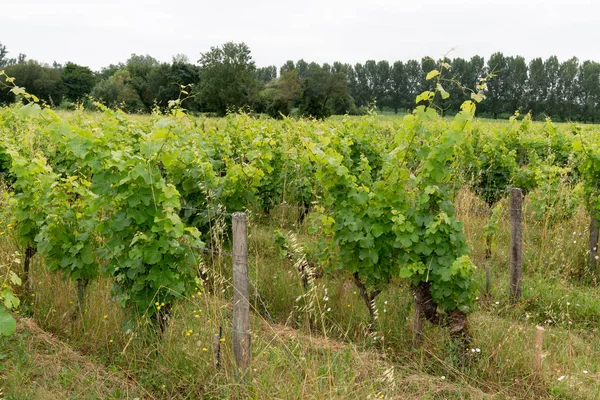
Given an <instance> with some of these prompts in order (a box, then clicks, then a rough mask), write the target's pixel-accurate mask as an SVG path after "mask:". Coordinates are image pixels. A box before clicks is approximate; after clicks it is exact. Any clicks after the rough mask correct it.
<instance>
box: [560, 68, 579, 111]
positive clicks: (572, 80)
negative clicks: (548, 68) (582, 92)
mask: <svg viewBox="0 0 600 400" xmlns="http://www.w3.org/2000/svg"><path fill="white" fill-rule="evenodd" d="M578 71H579V60H578V59H577V57H573V58H571V59H569V60H567V61H564V62H563V63H561V64H560V69H559V72H558V76H559V78H558V89H557V91H558V103H559V107H560V110H561V114H562V115H563V117H564V118H565V119H567V120H572V119H574V118H575V117H576V115H577V112H578V109H579V107H578V105H577V94H578V93H579V88H578V86H579V82H578V81H577V73H578Z"/></svg>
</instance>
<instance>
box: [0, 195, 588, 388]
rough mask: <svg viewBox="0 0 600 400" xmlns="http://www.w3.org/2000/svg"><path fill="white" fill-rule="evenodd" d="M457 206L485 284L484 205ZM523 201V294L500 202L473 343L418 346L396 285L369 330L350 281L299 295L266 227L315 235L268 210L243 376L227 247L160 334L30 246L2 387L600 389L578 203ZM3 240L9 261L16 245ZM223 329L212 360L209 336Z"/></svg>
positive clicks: (463, 202) (403, 293)
mask: <svg viewBox="0 0 600 400" xmlns="http://www.w3.org/2000/svg"><path fill="white" fill-rule="evenodd" d="M503 201H506V200H503ZM456 202H457V209H458V210H459V217H460V219H461V220H462V221H463V222H464V232H465V235H466V236H467V240H468V243H469V245H470V246H471V248H472V258H473V260H474V262H475V264H476V265H478V266H480V268H478V269H477V272H476V279H477V281H478V283H479V285H480V287H481V290H482V291H483V288H484V287H485V273H484V268H483V265H484V262H485V260H484V253H485V251H484V243H483V242H484V241H483V234H482V227H483V226H484V225H485V223H486V222H487V214H486V213H485V212H479V211H481V210H484V209H485V206H484V205H483V204H481V202H480V201H479V200H478V199H477V198H476V197H475V196H473V195H472V194H470V193H468V192H461V193H460V194H459V196H458V197H457V199H456ZM505 208H507V207H505ZM525 210H526V212H525V218H524V220H525V225H524V232H523V238H524V257H523V260H524V272H523V273H524V278H523V299H522V301H521V302H520V303H519V304H517V305H511V304H509V303H508V270H509V268H508V243H509V240H510V237H509V225H508V221H509V219H508V215H507V214H506V213H505V214H503V215H502V217H501V220H500V224H499V229H498V232H497V234H496V235H495V240H494V246H493V252H492V258H491V260H490V262H491V267H492V292H491V295H490V296H489V297H485V296H483V295H480V300H479V302H478V305H477V307H476V309H475V310H474V311H473V313H472V314H471V315H470V324H471V331H472V334H473V342H472V344H471V345H470V348H469V349H466V348H462V347H460V348H459V347H458V345H457V344H455V343H453V342H452V341H451V340H450V338H449V335H448V332H447V331H446V330H445V329H441V328H438V327H434V326H431V325H429V324H425V335H424V338H425V340H424V343H423V345H422V346H421V347H420V348H413V347H412V344H411V343H412V331H411V325H412V312H413V311H412V308H413V306H412V304H413V301H412V297H411V295H410V291H409V289H408V287H407V285H406V283H405V282H403V281H397V282H392V284H390V286H389V288H388V289H386V290H385V291H384V292H383V293H382V294H381V295H380V296H378V298H377V300H376V303H377V309H378V324H377V327H376V329H375V330H374V331H370V330H369V329H368V326H367V322H368V312H367V309H366V307H365V305H364V303H363V301H362V299H361V298H360V295H359V293H358V290H357V289H356V288H355V287H354V284H353V282H352V280H351V279H350V277H349V276H345V275H344V274H340V273H336V274H334V275H331V276H328V275H325V276H324V277H323V278H319V279H316V280H315V282H314V285H313V286H312V287H311V289H310V290H309V291H308V292H306V291H305V290H304V288H303V286H302V283H301V279H300V277H299V272H298V270H297V265H295V263H294V261H293V260H292V261H290V260H289V259H288V258H286V257H284V256H282V255H281V254H280V249H279V248H278V247H277V245H276V244H275V242H274V240H273V234H274V232H275V230H276V229H281V230H282V231H284V232H291V233H292V234H291V235H290V234H289V233H287V234H286V235H287V236H288V237H292V236H293V237H295V238H296V239H297V242H298V243H299V244H309V243H311V242H314V240H315V237H314V236H313V235H311V234H309V233H308V232H307V230H306V227H305V226H302V227H298V226H295V224H294V223H295V220H296V216H295V214H294V211H293V210H290V209H289V208H286V207H279V208H276V209H275V210H274V211H273V212H272V214H271V215H270V216H269V218H266V217H260V216H253V217H252V218H251V219H250V236H249V257H250V260H249V261H250V278H251V281H252V283H253V286H252V287H251V307H252V308H253V313H252V317H251V331H252V362H251V367H250V370H249V371H248V375H247V376H246V377H245V378H243V379H241V378H240V376H239V375H238V374H236V372H235V368H234V362H233V356H232V352H231V346H230V344H231V343H230V342H231V319H232V318H231V314H232V310H231V309H232V305H231V298H232V288H231V272H230V271H231V260H230V259H228V258H227V257H218V256H215V257H205V258H204V260H203V262H204V264H205V265H206V266H207V268H208V270H209V271H210V278H211V279H210V280H209V282H208V283H207V285H206V287H199V288H198V292H199V293H200V294H198V293H196V294H194V295H193V296H190V297H189V298H187V299H185V300H184V301H181V302H180V303H178V304H177V306H176V307H174V309H173V314H172V318H171V321H170V324H169V327H168V329H167V330H166V332H165V334H164V336H162V337H157V336H156V334H155V333H154V331H153V330H152V329H149V328H148V326H147V325H146V322H145V321H144V320H143V319H137V320H133V321H130V322H129V323H126V322H125V321H127V316H126V315H125V314H124V312H123V311H122V310H121V309H119V308H118V307H117V306H116V305H115V304H114V303H113V302H112V301H111V298H110V293H109V290H108V286H109V284H110V282H109V281H108V280H106V279H105V278H102V279H99V280H97V281H95V282H93V283H91V284H90V287H89V289H88V293H87V298H86V305H85V307H84V313H83V315H82V316H81V317H77V313H76V298H77V296H76V292H75V285H74V283H73V282H69V281H65V280H63V279H62V278H61V277H60V276H57V275H55V274H52V273H50V272H48V271H47V269H46V268H45V266H44V264H43V260H42V259H40V257H39V256H36V257H35V258H34V264H33V269H32V278H31V282H32V284H33V290H32V292H33V293H34V294H35V296H28V295H25V293H24V292H23V293H22V295H24V296H22V297H24V298H23V300H24V302H23V305H22V307H21V309H20V315H22V316H23V318H21V319H20V320H19V331H18V333H17V334H16V335H14V336H13V337H10V338H8V339H3V340H2V341H0V357H1V358H2V371H1V372H0V387H2V388H3V391H4V397H5V398H6V399H46V398H73V399H75V398H90V399H92V398H131V399H133V398H149V399H185V398H188V399H196V398H206V399H213V398H248V399H265V398H274V399H296V398H297V399H321V398H332V399H336V398H337V399H348V398H371V399H374V398H398V399H400V398H420V399H454V398H456V399H462V398H469V399H484V398H485V399H491V398H496V399H504V398H518V399H522V398H564V399H567V398H569V399H571V398H574V399H594V398H600V385H598V380H599V378H600V367H599V366H598V363H597V360H598V359H599V356H600V335H598V333H599V332H598V330H599V327H600V324H599V322H600V320H599V318H600V289H599V288H598V286H597V285H596V280H595V274H594V273H593V272H592V271H589V270H588V269H587V267H586V266H585V256H586V237H587V234H588V232H587V227H588V223H587V222H588V216H587V214H586V213H585V212H584V211H583V209H578V210H577V211H576V212H575V214H573V215H569V216H568V218H564V219H558V220H556V221H548V220H538V219H537V218H536V217H535V216H534V215H533V214H532V213H531V212H528V211H527V210H528V208H527V202H526V204H525ZM573 232H575V234H573ZM2 238H3V241H2V242H1V243H0V257H1V258H0V260H1V261H0V265H6V264H7V263H10V262H11V259H13V258H14V253H15V251H17V249H16V247H15V245H14V243H12V242H11V241H10V240H8V239H6V236H3V237H2ZM299 251H301V250H299ZM308 256H309V257H310V254H308ZM25 317H27V318H25ZM537 325H542V326H544V327H545V336H544V347H543V370H542V374H541V375H539V374H536V373H534V370H533V359H534V356H535V350H534V336H535V330H536V326H537ZM220 328H222V329H223V332H224V334H223V340H224V342H222V343H221V344H222V346H221V348H222V365H221V368H220V369H219V370H216V369H215V368H214V366H213V356H212V342H213V335H214V334H215V333H218V332H219V329H220ZM382 396H383V397H382Z"/></svg>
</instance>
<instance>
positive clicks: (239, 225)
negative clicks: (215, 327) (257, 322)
mask: <svg viewBox="0 0 600 400" xmlns="http://www.w3.org/2000/svg"><path fill="white" fill-rule="evenodd" d="M232 220H233V354H234V356H235V362H236V364H237V366H238V368H239V370H240V371H242V372H244V371H245V370H246V369H247V368H248V365H249V364H250V333H248V331H249V330H250V316H249V313H250V301H249V299H250V290H249V287H248V225H247V219H246V214H245V213H243V212H236V213H233V215H232Z"/></svg>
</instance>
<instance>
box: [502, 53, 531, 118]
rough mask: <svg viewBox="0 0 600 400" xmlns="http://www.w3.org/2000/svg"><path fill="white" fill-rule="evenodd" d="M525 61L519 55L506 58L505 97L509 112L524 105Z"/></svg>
mask: <svg viewBox="0 0 600 400" xmlns="http://www.w3.org/2000/svg"><path fill="white" fill-rule="evenodd" d="M526 87H527V63H525V59H524V58H523V57H521V56H516V57H508V58H507V59H506V86H505V90H506V98H507V100H508V101H507V105H508V109H505V111H506V112H508V113H509V114H512V113H514V112H515V111H517V110H519V109H521V108H524V107H526V105H527V104H526V101H525V100H526V95H525V93H526Z"/></svg>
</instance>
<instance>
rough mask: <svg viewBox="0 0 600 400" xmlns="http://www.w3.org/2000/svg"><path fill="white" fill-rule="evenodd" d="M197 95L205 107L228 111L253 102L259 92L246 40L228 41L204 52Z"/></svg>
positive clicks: (222, 111) (200, 60)
mask: <svg viewBox="0 0 600 400" xmlns="http://www.w3.org/2000/svg"><path fill="white" fill-rule="evenodd" d="M198 63H199V64H200V68H201V70H200V83H199V85H198V88H197V95H198V97H199V101H200V102H201V106H202V108H203V109H205V110H206V111H211V112H215V113H217V114H218V115H225V114H226V113H227V111H229V110H233V111H238V110H239V109H241V108H243V107H244V106H248V105H250V106H252V105H253V104H254V102H255V101H256V97H257V94H258V91H259V89H258V87H259V86H258V82H257V80H256V78H255V76H254V71H255V69H256V67H255V65H254V61H252V57H251V55H250V48H249V47H248V46H247V45H246V44H245V43H233V42H228V43H225V44H223V45H222V46H220V47H211V49H210V51H208V52H206V53H202V54H201V57H200V59H199V60H198Z"/></svg>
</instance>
